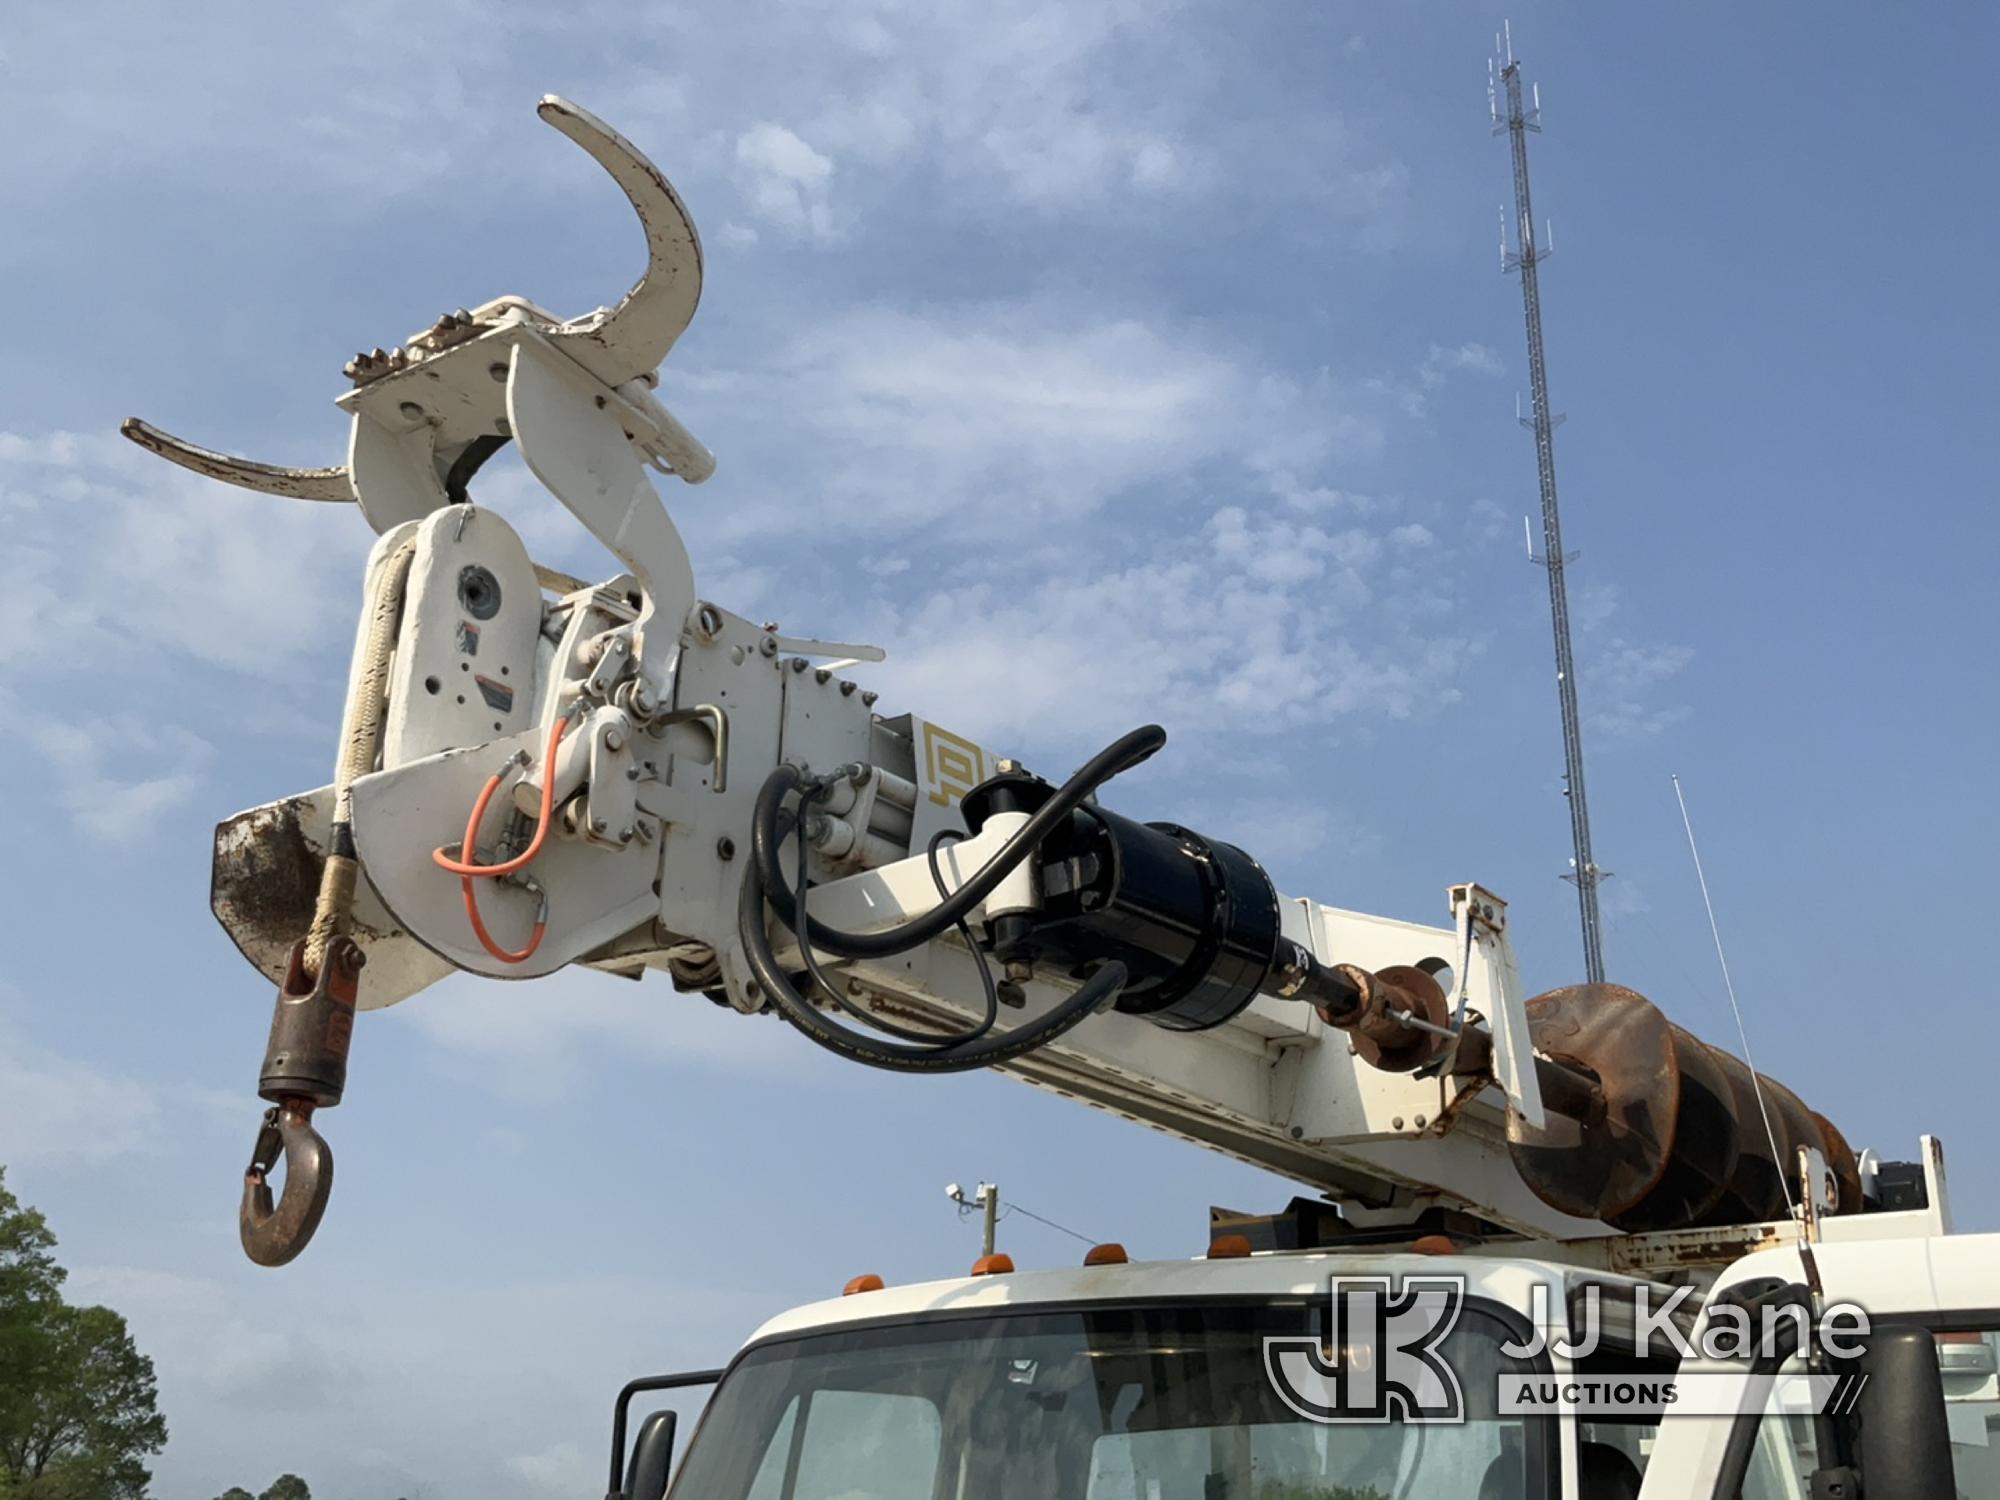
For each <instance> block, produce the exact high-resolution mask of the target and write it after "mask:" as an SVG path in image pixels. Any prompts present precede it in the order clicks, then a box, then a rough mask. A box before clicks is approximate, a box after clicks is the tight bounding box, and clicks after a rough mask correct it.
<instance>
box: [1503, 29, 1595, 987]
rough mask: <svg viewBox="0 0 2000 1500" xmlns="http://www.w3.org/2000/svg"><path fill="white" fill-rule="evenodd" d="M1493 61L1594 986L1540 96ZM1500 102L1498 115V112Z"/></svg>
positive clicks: (1566, 783)
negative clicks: (1508, 166)
mask: <svg viewBox="0 0 2000 1500" xmlns="http://www.w3.org/2000/svg"><path fill="white" fill-rule="evenodd" d="M1494 52H1495V53H1496V54H1497V55H1496V57H1495V58H1494V59H1493V60H1492V61H1491V62H1489V63H1488V66H1487V85H1486V100H1487V107H1488V109H1489V111H1490V112H1491V114H1492V116H1493V132H1494V134H1496V135H1498V134H1499V133H1500V132H1501V131H1503V130H1504V131H1506V132H1507V137H1508V142H1509V144H1510V145H1511V146H1512V148H1513V156H1514V222H1515V225H1516V226H1517V228H1516V234H1517V238H1518V241H1519V245H1520V249H1519V250H1518V251H1515V250H1510V249H1509V248H1508V245H1507V210H1506V209H1505V208H1502V209H1501V210H1500V269H1501V270H1502V271H1503V272H1507V271H1513V272H1517V273H1519V275H1520V278H1521V305H1522V309H1523V311H1524V312H1525V314H1526V318H1527V324H1528V383H1529V391H1530V396H1529V399H1530V402H1531V403H1532V410H1531V413H1530V415H1528V416H1525V417H1522V418H1521V425H1522V426H1523V427H1525V428H1527V429H1528V430H1529V431H1530V432H1532V433H1533V434H1534V435H1535V471H1536V477H1537V478H1538V480H1539V481H1540V484H1541V491H1542V555H1541V556H1540V557H1539V558H1536V557H1535V554H1534V548H1533V547H1532V545H1531V546H1530V547H1529V549H1528V555H1529V557H1530V558H1531V559H1533V560H1534V561H1537V562H1539V563H1540V564H1541V565H1542V566H1543V567H1544V568H1545V569H1547V571H1548V575H1549V615H1550V619H1551V622H1552V623H1553V625H1554V627H1555V643H1556V689H1557V695H1558V697H1559V699H1560V700H1561V703H1562V729H1563V790H1564V795H1565V796H1566V797H1567V798H1568V800H1569V829H1570V841H1571V843H1572V845H1573V846H1574V852H1573V856H1572V862H1573V864H1574V867H1575V868H1574V869H1573V871H1572V872H1571V874H1570V875H1569V877H1568V878H1569V879H1570V880H1571V881H1572V882H1573V883H1574V884H1575V886H1576V902H1577V913H1578V916H1579V917H1580V919H1581V921H1582V924H1583V969H1584V976H1585V978H1587V979H1588V980H1589V981H1590V982H1591V983H1592V984H1597V983H1600V982H1601V981H1602V980H1603V978H1604V937H1603V931H1602V927H1601V924H1600V921H1599V917H1598V911H1597V887H1598V883H1599V882H1600V881H1601V880H1602V879H1603V878H1604V874H1603V872H1602V871H1600V870H1599V869H1598V867H1597V861H1596V859H1595V858H1594V857H1593V856H1592V854H1591V850H1590V804H1589V801H1588V799H1587V798H1586V796H1585V794H1584V784H1583V725H1582V721H1581V719H1580V718H1579V716H1578V713H1577V707H1576V659H1575V656H1574V654H1573V653H1572V651H1571V648H1570V631H1569V585H1568V582H1567V581H1566V580H1565V578H1564V576H1563V569H1564V566H1565V565H1566V564H1567V563H1569V562H1571V561H1573V560H1574V559H1573V558H1572V557H1570V556H1569V555H1567V554H1565V553H1564V551H1563V541H1562V519H1561V516H1560V514H1559V513H1558V511H1557V507H1556V444H1555V433H1556V427H1557V426H1558V424H1560V423H1561V421H1562V418H1561V417H1559V416H1557V415H1555V414H1554V412H1553V411H1552V410H1551V409H1550V407H1549V372H1548V362H1547V359H1546V357H1545V355H1544V352H1543V348H1542V294H1541V286H1540V283H1539V280H1538V277H1537V268H1538V267H1539V265H1540V263H1541V261H1542V259H1543V258H1544V257H1545V256H1546V255H1548V253H1549V250H1550V249H1551V248H1552V247H1553V245H1554V242H1555V233H1554V230H1553V229H1551V230H1550V231H1549V233H1548V236H1547V243H1545V244H1541V245H1538V244H1536V242H1535V214H1534V208H1533V205H1532V203H1531V202H1530V201H1529V196H1528V132H1529V131H1531V130H1532V131H1536V132H1538V133H1539V132H1540V130H1541V128H1542V125H1541V113H1542V95H1541V89H1540V88H1539V87H1537V88H1535V89H1534V90H1533V91H1532V94H1531V98H1532V103H1527V102H1524V101H1523V99H1522V90H1521V65H1520V63H1519V62H1518V61H1516V60H1515V57H1514V38H1513V32H1512V29H1511V28H1508V29H1507V30H1506V31H1505V32H1504V33H1503V35H1502V36H1500V37H1495V38H1494ZM1503 99H1504V110H1505V112H1504V113H1503V112H1502V109H1503Z"/></svg>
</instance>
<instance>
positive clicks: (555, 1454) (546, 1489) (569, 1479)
mask: <svg viewBox="0 0 2000 1500" xmlns="http://www.w3.org/2000/svg"><path fill="white" fill-rule="evenodd" d="M596 1459H597V1455H595V1454H591V1455H589V1456H586V1455H585V1454H584V1451H583V1448H582V1446H581V1445H580V1444H578V1443H577V1442H576V1441H575V1440H573V1439H569V1438H565V1439H564V1440H563V1441H562V1442H560V1443H554V1444H551V1445H550V1446H549V1447H547V1448H544V1449H542V1450H541V1451H540V1452H538V1453H523V1454H520V1455H519V1456H517V1457H514V1458H510V1459H508V1460H507V1468H508V1470H509V1471H510V1472H512V1473H514V1474H515V1475H518V1476H519V1477H520V1478H521V1479H522V1480H523V1481H525V1482H526V1483H527V1484H528V1485H529V1487H530V1488H532V1489H535V1490H538V1491H540V1492H542V1493H543V1494H546V1495H550V1496H556V1495H562V1496H569V1495H574V1494H575V1493H576V1492H577V1491H578V1490H579V1489H581V1488H583V1486H584V1480H585V1479H586V1477H594V1476H593V1475H592V1469H593V1468H594V1466H595V1463H596Z"/></svg>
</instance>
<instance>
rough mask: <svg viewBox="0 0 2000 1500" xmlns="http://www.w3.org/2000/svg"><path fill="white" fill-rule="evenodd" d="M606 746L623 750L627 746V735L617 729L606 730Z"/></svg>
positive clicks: (610, 748) (608, 748) (606, 747)
mask: <svg viewBox="0 0 2000 1500" xmlns="http://www.w3.org/2000/svg"><path fill="white" fill-rule="evenodd" d="M604 748H605V749H607V750H623V749H624V748H625V736H624V735H622V734H620V733H619V732H618V731H617V730H616V729H607V730H605V731H604Z"/></svg>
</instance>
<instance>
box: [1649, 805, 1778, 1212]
mask: <svg viewBox="0 0 2000 1500" xmlns="http://www.w3.org/2000/svg"><path fill="white" fill-rule="evenodd" d="M1671 779H1672V781H1673V783H1674V801H1676V802H1678V803H1679V804H1680V808H1681V827H1683V828H1685V829H1686V830H1687V838H1688V853H1689V854H1691V855H1693V856H1694V878H1695V881H1696V883H1697V884H1699V885H1700V886H1701V904H1702V906H1703V908H1704V909H1705V910H1706V911H1707V912H1708V935H1709V936H1710V937H1711V938H1713V939H1714V940H1715V961H1716V963H1718V964H1720V965H1721V966H1722V988H1723V989H1724V990H1725V991H1726V992H1727V993H1728V995H1729V1012H1730V1014H1731V1015H1733V1016H1735V1017H1736V1039H1737V1040H1738V1041H1739V1042H1741V1043H1742V1044H1743V1061H1744V1062H1745V1063H1746V1064H1748V1065H1749V1069H1750V1087H1751V1089H1752V1090H1753V1091H1754V1092H1755V1093H1756V1095H1757V1113H1758V1114H1760V1115H1762V1116H1763V1117H1764V1139H1765V1140H1767V1141H1769V1142H1770V1143H1771V1159H1772V1160H1773V1161H1775V1162H1776V1163H1777V1164H1778V1180H1779V1181H1780V1182H1781V1183H1783V1184H1784V1187H1785V1206H1786V1207H1787V1208H1788V1209H1790V1210H1791V1211H1792V1212H1793V1213H1797V1212H1798V1207H1799V1205H1798V1202H1797V1200H1796V1199H1794V1198H1793V1196H1792V1173H1791V1168H1790V1166H1789V1165H1788V1164H1787V1163H1786V1161H1785V1153H1784V1152H1782V1151H1780V1150H1779V1149H1778V1132H1777V1131H1776V1130H1775V1129H1773V1128H1772V1125H1771V1106H1770V1105H1768V1104H1766V1103H1765V1102H1764V1076H1763V1074H1761V1073H1759V1072H1758V1071H1757V1059H1756V1058H1754V1057H1752V1056H1751V1055H1750V1032H1749V1029H1748V1028H1747V1027H1745V1026H1744V1024H1743V1007H1742V1006H1740V1005H1738V1004H1737V1003H1736V982H1735V981H1734V980H1732V979H1731V978H1730V977H1729V955H1728V954H1727V953H1724V952H1723V951H1722V929H1721V928H1720V927H1718V926H1717V925H1716V922H1715V902H1714V901H1713V900H1711V899H1710V898H1709V894H1708V876H1707V875H1705V874H1703V873H1702V868H1701V850H1700V849H1699V848H1698V847H1697V846H1696V844H1695V841H1694V821H1693V819H1691V818H1689V817H1688V803H1687V796H1686V794H1685V793H1683V792H1682V791H1681V779H1680V777H1679V776H1678V775H1674V776H1673V777H1672V778H1671Z"/></svg>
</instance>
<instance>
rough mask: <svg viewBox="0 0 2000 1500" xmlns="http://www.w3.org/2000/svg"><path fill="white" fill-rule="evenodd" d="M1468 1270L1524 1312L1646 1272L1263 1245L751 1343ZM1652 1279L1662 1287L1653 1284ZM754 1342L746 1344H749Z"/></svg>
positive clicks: (799, 1318)
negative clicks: (1551, 1297)
mask: <svg viewBox="0 0 2000 1500" xmlns="http://www.w3.org/2000/svg"><path fill="white" fill-rule="evenodd" d="M1363 1275H1369V1276H1398V1277H1400V1276H1463V1277H1465V1278H1466V1285H1467V1290H1468V1291H1469V1292H1470V1293H1471V1294H1472V1295H1474V1296H1478V1297H1485V1298H1488V1299H1490V1300H1492V1301H1495V1302H1500V1303H1503V1304H1505V1305H1506V1306H1509V1307H1514V1308H1521V1309H1525V1308H1526V1307H1527V1306H1528V1305H1529V1303H1528V1295H1529V1294H1528V1288H1529V1287H1530V1286H1532V1285H1534V1284H1535V1283H1537V1282H1540V1283H1542V1284H1545V1285H1548V1286H1550V1287H1552V1288H1554V1289H1555V1290H1556V1292H1557V1300H1556V1301H1555V1303H1554V1305H1555V1306H1557V1307H1560V1306H1562V1302H1561V1300H1560V1297H1561V1293H1562V1291H1563V1290H1564V1289H1565V1288H1566V1287H1567V1286H1568V1285H1570V1284H1572V1283H1574V1282H1575V1281H1577V1280H1578V1279H1586V1280H1589V1281H1592V1282H1596V1283H1598V1284H1599V1285H1603V1286H1638V1285H1640V1284H1642V1282H1644V1278H1641V1277H1634V1276H1624V1275H1619V1274H1617V1273H1614V1272H1605V1271H1585V1270H1582V1269H1580V1268H1578V1267H1577V1266H1575V1265H1573V1264H1564V1263H1562V1262H1560V1261H1555V1260H1539V1259H1520V1258H1515V1257H1508V1258H1506V1259H1500V1258H1496V1257H1494V1256H1491V1255H1478V1254H1468V1255H1420V1254H1412V1253H1387V1254H1384V1253H1379V1252H1378V1253H1373V1254H1369V1253H1361V1252H1357V1251H1352V1250H1344V1251H1312V1250H1280V1251H1262V1252H1259V1253H1257V1254H1254V1255H1248V1256H1233V1257H1226V1258H1221V1259H1207V1258H1203V1259H1199V1260H1155V1261H1132V1262H1129V1263H1122V1264H1114V1265H1098V1266H1078V1267H1072V1268H1069V1269H1063V1270H1047V1271H1011V1272H1000V1273H997V1274H988V1275H983V1276H959V1277H953V1278H950V1279H948V1280H942V1281H920V1282H915V1283H912V1284H910V1285H907V1286H889V1287H883V1288H881V1289H879V1290H876V1291H864V1292H856V1293H852V1294H849V1295H845V1296H839V1297H830V1298H827V1299H826V1300H824V1301H821V1302H809V1303H806V1304H805V1305H804V1306H801V1307H795V1308H792V1309H791V1310H789V1311H787V1312H783V1313H780V1314H778V1316H776V1317H774V1318H772V1319H770V1320H769V1321H768V1322H766V1323H765V1324H764V1325H763V1326H762V1327H761V1328H759V1329H758V1330H757V1331H756V1332H755V1333H754V1334H752V1335H751V1337H750V1339H749V1343H751V1344H756V1343H760V1342H762V1341H763V1340H766V1339H772V1338H780V1337H785V1336H790V1335H798V1334H804V1333H817V1332H823V1331H825V1330H828V1329H833V1328H838V1327H841V1326H844V1325H847V1324H853V1323H866V1322H876V1321H880V1320H883V1319H902V1320H914V1319H918V1318H922V1317H925V1316H934V1315H950V1314H956V1313H969V1312H981V1311H997V1310H1000V1309H1004V1308H1018V1307H1029V1306H1034V1307H1040V1306H1061V1305H1065V1304H1084V1303H1094V1302H1095V1303H1102V1302H1139V1301H1143V1302H1146V1303H1157V1302H1162V1301H1173V1300H1184V1299H1199V1298H1214V1297H1244V1296H1249V1297H1285V1296H1296V1297H1302V1298H1314V1297H1324V1296H1326V1295H1327V1294H1328V1281H1329V1280H1330V1278H1332V1277H1334V1276H1363ZM1645 1284H1648V1285H1655V1284H1657V1283H1650V1282H1646V1283H1645ZM746 1347H747V1346H746Z"/></svg>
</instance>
